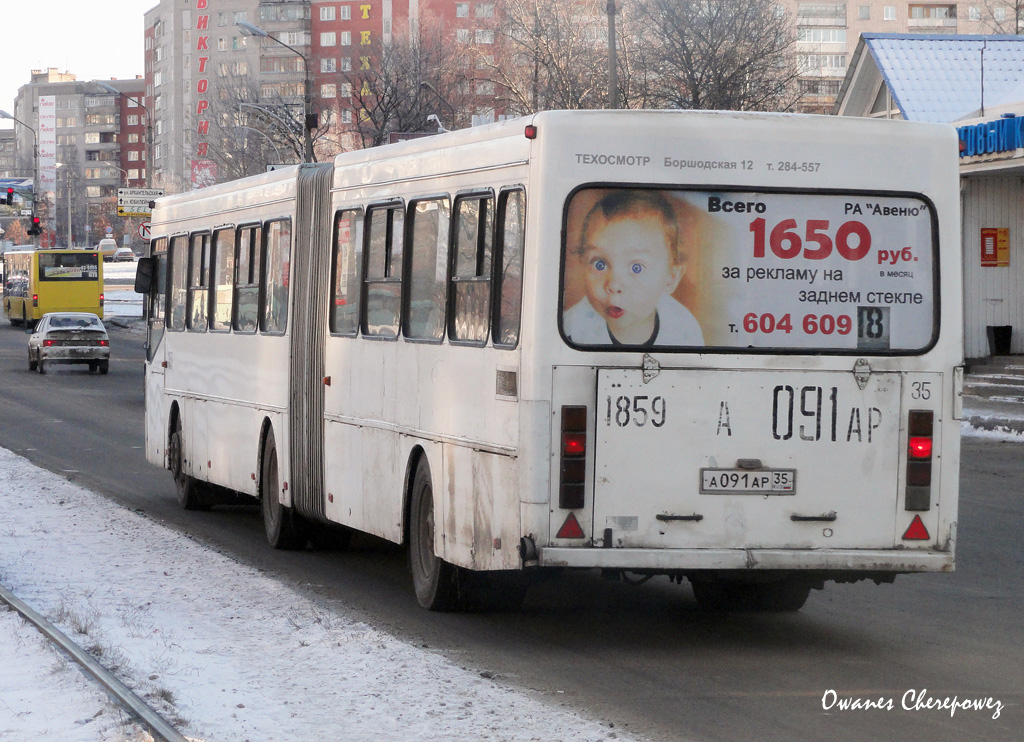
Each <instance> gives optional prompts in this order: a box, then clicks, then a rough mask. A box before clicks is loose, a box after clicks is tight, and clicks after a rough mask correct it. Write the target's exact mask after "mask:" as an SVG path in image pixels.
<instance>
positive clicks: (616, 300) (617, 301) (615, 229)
mask: <svg viewBox="0 0 1024 742" xmlns="http://www.w3.org/2000/svg"><path fill="white" fill-rule="evenodd" d="M582 257H583V263H584V265H585V271H586V282H585V286H586V294H587V299H588V300H589V301H590V304H591V306H592V307H593V308H594V310H595V311H596V312H597V313H598V314H599V315H601V316H602V317H603V318H604V320H605V322H607V324H608V330H609V331H610V332H611V334H612V336H613V337H614V338H615V339H616V340H617V341H618V342H620V343H624V344H640V343H644V342H646V341H647V339H648V338H650V336H651V334H652V333H653V332H654V323H655V314H656V312H655V308H656V306H657V304H658V301H659V300H660V299H661V297H662V296H664V295H666V294H670V293H671V292H672V291H674V290H675V288H676V286H678V285H679V281H680V279H681V278H682V276H683V270H684V268H683V266H682V265H680V264H678V263H677V262H676V261H675V255H674V250H673V249H672V247H671V246H670V245H669V244H668V240H667V237H666V234H665V228H664V225H663V224H662V222H661V220H660V219H658V218H657V217H656V216H655V215H653V214H639V215H626V216H621V217H618V218H613V219H611V220H608V219H603V218H602V219H598V220H596V223H595V224H593V225H591V228H590V230H589V234H588V235H587V240H586V244H585V246H584V249H583V256H582Z"/></svg>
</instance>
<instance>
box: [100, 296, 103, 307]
mask: <svg viewBox="0 0 1024 742" xmlns="http://www.w3.org/2000/svg"><path fill="white" fill-rule="evenodd" d="M100 306H101V307H102V306H103V294H100Z"/></svg>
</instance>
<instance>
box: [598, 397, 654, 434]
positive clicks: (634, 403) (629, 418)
mask: <svg viewBox="0 0 1024 742" xmlns="http://www.w3.org/2000/svg"><path fill="white" fill-rule="evenodd" d="M665 407H666V405H665V398H664V397H648V396H647V395H646V394H638V395H636V396H632V397H631V396H629V395H626V394H620V395H619V396H617V397H613V396H611V395H608V398H607V407H606V410H605V416H604V422H605V425H607V426H608V427H611V426H612V425H617V426H618V427H620V428H624V427H626V426H627V425H629V424H630V423H631V422H632V423H633V425H636V426H637V427H639V428H642V427H643V426H645V425H647V424H648V423H650V424H651V425H653V426H654V427H656V428H660V427H661V426H662V425H664V424H665Z"/></svg>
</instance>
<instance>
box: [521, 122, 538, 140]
mask: <svg viewBox="0 0 1024 742" xmlns="http://www.w3.org/2000/svg"><path fill="white" fill-rule="evenodd" d="M523 134H525V135H526V138H527V139H536V138H537V127H536V126H534V125H533V124H529V125H527V127H526V130H525V131H524V132H523Z"/></svg>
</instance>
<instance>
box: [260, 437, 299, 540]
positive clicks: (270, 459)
mask: <svg viewBox="0 0 1024 742" xmlns="http://www.w3.org/2000/svg"><path fill="white" fill-rule="evenodd" d="M260 502H261V504H262V509H263V528H264V530H265V531H266V533H267V541H268V542H269V543H270V545H271V546H273V547H274V548H275V549H283V550H295V549H301V548H303V547H305V545H306V542H307V541H308V540H309V539H308V537H307V534H306V531H305V529H304V528H303V525H304V524H303V523H302V521H301V519H300V517H299V516H298V515H297V514H296V513H295V511H294V510H292V509H291V508H286V507H285V506H284V505H282V504H281V477H280V474H279V470H278V465H277V444H276V443H275V442H274V433H273V431H270V432H268V433H267V439H266V442H265V443H264V444H263V456H262V461H261V462H260Z"/></svg>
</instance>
